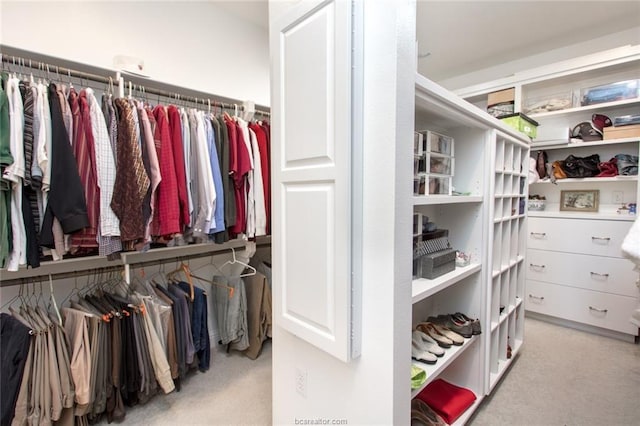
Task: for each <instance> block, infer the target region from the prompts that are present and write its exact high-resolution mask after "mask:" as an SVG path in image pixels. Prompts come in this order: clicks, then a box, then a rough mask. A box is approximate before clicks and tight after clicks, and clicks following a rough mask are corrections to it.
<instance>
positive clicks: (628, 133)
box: [604, 124, 640, 140]
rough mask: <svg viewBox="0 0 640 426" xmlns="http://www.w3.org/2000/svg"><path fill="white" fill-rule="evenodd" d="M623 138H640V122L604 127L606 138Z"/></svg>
mask: <svg viewBox="0 0 640 426" xmlns="http://www.w3.org/2000/svg"><path fill="white" fill-rule="evenodd" d="M622 138H640V124H632V125H630V126H619V127H605V128H604V140H611V139H622Z"/></svg>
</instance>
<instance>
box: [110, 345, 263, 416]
mask: <svg viewBox="0 0 640 426" xmlns="http://www.w3.org/2000/svg"><path fill="white" fill-rule="evenodd" d="M271 399H272V398H271V341H267V342H265V344H264V346H263V351H262V354H261V355H260V356H259V357H258V359H256V360H255V361H252V360H250V359H249V358H247V357H246V356H244V355H241V354H240V353H238V352H233V351H232V352H230V353H229V354H227V353H225V352H223V351H215V350H214V351H212V353H211V368H210V369H209V371H207V372H206V373H200V372H193V373H192V374H190V375H189V376H188V377H187V379H186V380H185V381H184V382H183V384H182V389H181V391H180V392H175V391H174V392H172V393H170V394H169V395H157V396H155V397H154V398H153V399H152V400H150V401H149V402H148V403H147V404H145V405H139V406H136V407H132V408H128V407H127V415H126V418H125V420H124V422H122V423H120V424H125V425H171V426H175V425H260V426H262V425H270V424H271ZM100 424H101V425H107V422H106V419H105V420H104V421H103V422H102V423H100Z"/></svg>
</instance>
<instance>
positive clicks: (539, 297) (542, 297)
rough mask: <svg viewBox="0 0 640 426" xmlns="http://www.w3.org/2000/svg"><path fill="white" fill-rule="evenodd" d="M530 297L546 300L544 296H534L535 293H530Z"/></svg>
mask: <svg viewBox="0 0 640 426" xmlns="http://www.w3.org/2000/svg"><path fill="white" fill-rule="evenodd" d="M529 297H530V298H531V299H538V300H544V296H534V295H533V294H529Z"/></svg>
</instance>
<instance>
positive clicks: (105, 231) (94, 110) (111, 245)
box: [85, 89, 122, 256]
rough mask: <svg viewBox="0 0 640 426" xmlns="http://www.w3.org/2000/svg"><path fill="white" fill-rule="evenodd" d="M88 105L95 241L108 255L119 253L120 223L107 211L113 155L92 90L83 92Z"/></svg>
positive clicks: (112, 176) (109, 210) (111, 189)
mask: <svg viewBox="0 0 640 426" xmlns="http://www.w3.org/2000/svg"><path fill="white" fill-rule="evenodd" d="M85 93H86V97H87V102H88V104H89V115H90V120H91V132H92V135H93V140H94V144H95V159H96V176H97V180H96V185H97V187H98V190H99V191H98V193H99V194H100V210H99V215H98V218H99V220H98V228H97V240H98V247H99V254H100V255H101V256H104V255H111V254H113V253H116V252H119V251H121V250H122V243H121V242H120V221H119V220H118V217H117V216H116V214H115V213H114V211H113V209H112V208H111V199H112V197H113V190H114V185H115V180H116V163H115V156H114V154H113V149H112V145H111V141H110V137H109V131H108V129H107V124H106V121H105V117H104V115H103V114H102V112H101V111H100V105H99V104H98V100H97V99H96V97H95V95H94V93H93V90H92V89H86V90H85Z"/></svg>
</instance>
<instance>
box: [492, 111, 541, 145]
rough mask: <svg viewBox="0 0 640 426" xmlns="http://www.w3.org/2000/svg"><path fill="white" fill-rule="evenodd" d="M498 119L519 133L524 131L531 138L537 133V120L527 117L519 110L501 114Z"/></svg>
mask: <svg viewBox="0 0 640 426" xmlns="http://www.w3.org/2000/svg"><path fill="white" fill-rule="evenodd" d="M500 120H501V121H502V122H503V123H504V124H506V125H507V126H509V127H513V128H514V129H516V130H517V131H519V132H520V133H524V134H525V135H527V136H529V137H530V138H531V139H535V137H536V136H537V135H538V122H537V121H535V120H533V119H531V118H529V117H527V116H526V115H524V114H523V113H521V112H516V113H514V114H509V115H503V116H502V117H500Z"/></svg>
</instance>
